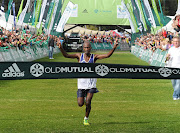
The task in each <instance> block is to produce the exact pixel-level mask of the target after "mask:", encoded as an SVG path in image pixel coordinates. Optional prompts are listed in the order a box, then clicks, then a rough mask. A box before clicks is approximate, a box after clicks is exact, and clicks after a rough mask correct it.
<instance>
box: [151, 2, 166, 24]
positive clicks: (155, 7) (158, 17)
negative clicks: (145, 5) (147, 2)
mask: <svg viewBox="0 0 180 133" xmlns="http://www.w3.org/2000/svg"><path fill="white" fill-rule="evenodd" d="M151 2H152V6H153V9H154V12H155V14H156V17H157V19H158V22H159V24H160V26H161V27H162V26H163V24H162V23H161V18H160V16H159V13H158V10H157V6H156V2H155V0H151Z"/></svg>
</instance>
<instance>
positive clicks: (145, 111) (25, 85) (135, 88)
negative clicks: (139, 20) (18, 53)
mask: <svg viewBox="0 0 180 133" xmlns="http://www.w3.org/2000/svg"><path fill="white" fill-rule="evenodd" d="M101 54H102V52H101ZM54 58H55V60H49V59H48V58H44V59H41V60H37V61H55V62H76V59H74V60H73V59H66V58H64V57H62V55H61V54H57V55H55V56H54ZM97 63H116V64H134V65H148V64H147V63H146V62H143V61H141V60H139V59H138V58H136V57H135V56H133V55H132V54H130V53H128V52H125V53H123V52H115V53H114V55H112V57H111V58H108V59H104V60H99V61H98V62H97ZM97 87H98V89H99V91H100V92H99V93H97V94H95V95H94V98H93V100H92V112H91V114H90V120H89V121H90V123H91V126H89V127H85V126H83V124H82V122H83V117H84V113H85V107H82V108H80V107H78V106H77V98H76V91H77V79H45V80H41V79H39V80H12V81H10V80H0V103H1V106H0V116H1V117H0V121H1V124H0V132H1V133H61V132H62V133H64V132H65V133H71V132H75V133H80V132H88V133H92V132H94V133H96V132H105V133H110V132H113V133H114V132H115V133H117V132H118V133H119V132H122V133H136V132H137V133H148V132H149V133H150V132H161V133H166V132H167V133H169V132H179V130H180V121H179V118H180V113H179V112H180V106H179V105H180V102H179V101H173V100H172V93H173V89H172V85H171V82H170V80H153V79H148V80H147V79H146V80H145V79H134V80H131V79H98V82H97Z"/></svg>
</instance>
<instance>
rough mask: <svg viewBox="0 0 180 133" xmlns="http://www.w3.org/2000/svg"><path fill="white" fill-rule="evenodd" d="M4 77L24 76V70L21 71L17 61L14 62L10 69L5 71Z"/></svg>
mask: <svg viewBox="0 0 180 133" xmlns="http://www.w3.org/2000/svg"><path fill="white" fill-rule="evenodd" d="M2 77H9V78H11V77H24V71H23V72H21V70H20V69H19V67H18V66H17V64H16V63H13V64H12V65H11V66H10V67H8V69H6V70H5V71H4V73H3V74H2Z"/></svg>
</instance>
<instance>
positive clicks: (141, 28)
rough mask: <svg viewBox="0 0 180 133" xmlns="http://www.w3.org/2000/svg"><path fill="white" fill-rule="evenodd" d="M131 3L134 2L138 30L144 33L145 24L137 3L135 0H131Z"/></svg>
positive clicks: (133, 7)
mask: <svg viewBox="0 0 180 133" xmlns="http://www.w3.org/2000/svg"><path fill="white" fill-rule="evenodd" d="M131 3H132V9H133V14H134V17H135V19H136V22H137V25H138V30H140V31H141V33H142V32H143V29H144V28H143V24H142V22H141V18H140V13H139V9H138V7H137V5H136V3H135V0H131Z"/></svg>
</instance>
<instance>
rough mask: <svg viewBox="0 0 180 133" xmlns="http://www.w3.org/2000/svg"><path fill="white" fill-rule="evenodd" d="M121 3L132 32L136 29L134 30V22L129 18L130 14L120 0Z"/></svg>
mask: <svg viewBox="0 0 180 133" xmlns="http://www.w3.org/2000/svg"><path fill="white" fill-rule="evenodd" d="M121 5H122V7H123V9H124V10H125V13H126V14H127V16H128V19H129V23H130V26H131V30H132V33H136V30H135V27H134V24H133V21H132V20H131V15H130V13H129V11H128V9H127V7H126V5H125V3H124V2H123V1H121Z"/></svg>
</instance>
